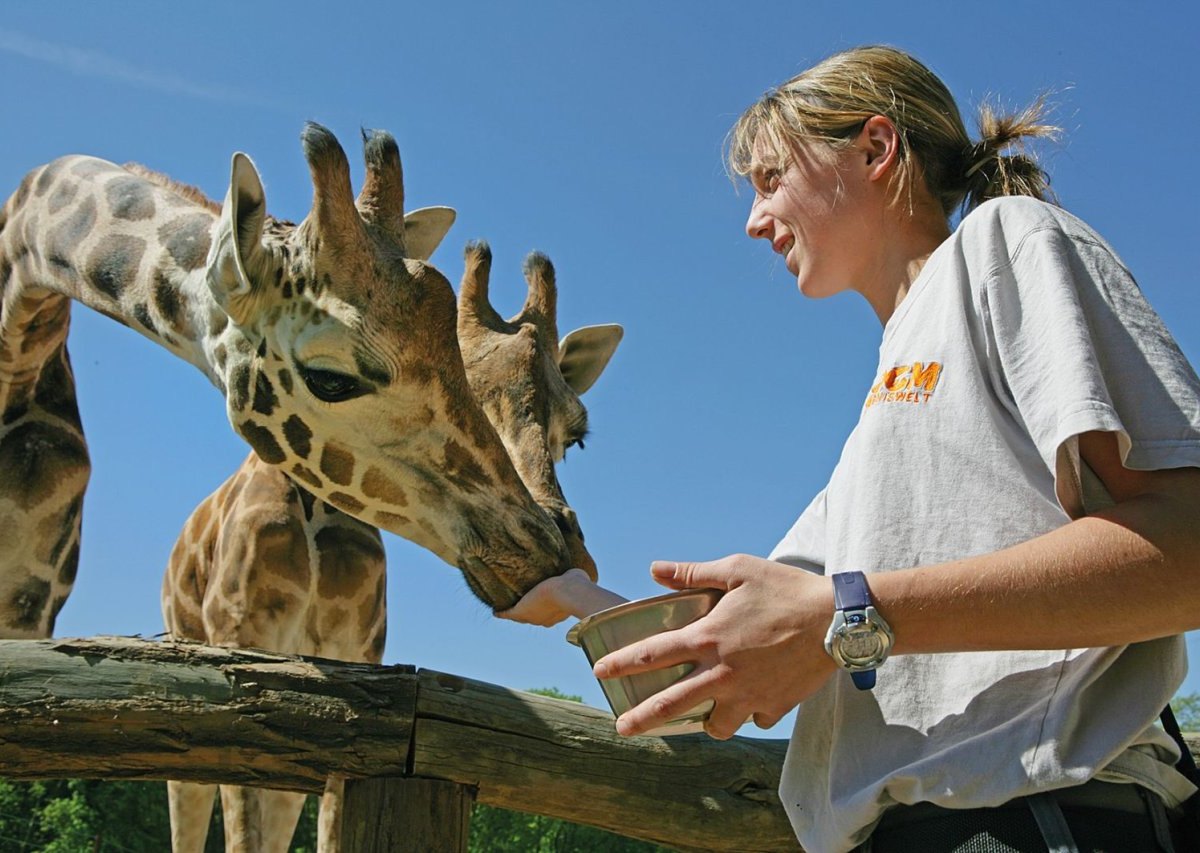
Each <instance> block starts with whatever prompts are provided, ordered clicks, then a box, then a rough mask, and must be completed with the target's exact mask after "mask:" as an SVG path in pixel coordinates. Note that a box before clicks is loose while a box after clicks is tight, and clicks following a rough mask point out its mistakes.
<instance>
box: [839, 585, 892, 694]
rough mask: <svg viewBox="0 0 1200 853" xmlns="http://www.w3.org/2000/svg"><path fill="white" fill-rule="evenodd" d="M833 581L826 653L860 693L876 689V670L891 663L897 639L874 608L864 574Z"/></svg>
mask: <svg viewBox="0 0 1200 853" xmlns="http://www.w3.org/2000/svg"><path fill="white" fill-rule="evenodd" d="M832 579H833V606H834V608H835V610H834V614H833V623H832V624H831V625H830V626H829V633H828V634H826V635H825V651H827V652H829V654H830V656H831V657H832V658H833V659H834V660H835V661H837V664H838V666H840V667H842V668H843V669H847V670H849V671H850V678H851V679H853V680H854V686H855V687H857V688H858V689H859V690H870V689H871V688H872V687H874V686H875V670H876V669H877V668H878V667H879V665H880V664H881V663H883V662H884V661H885V660H887V656H888V652H890V651H891V650H892V644H893V643H894V642H895V636H894V635H893V634H892V628H891V626H890V625H888V623H887V622H885V621H884V619H883V617H882V616H880V615H879V612H878V611H877V610H876V609H875V608H874V606H873V605H872V604H871V591H870V590H869V589H867V578H866V576H865V575H864V574H863V573H862V572H839V573H838V574H835V575H833V576H832Z"/></svg>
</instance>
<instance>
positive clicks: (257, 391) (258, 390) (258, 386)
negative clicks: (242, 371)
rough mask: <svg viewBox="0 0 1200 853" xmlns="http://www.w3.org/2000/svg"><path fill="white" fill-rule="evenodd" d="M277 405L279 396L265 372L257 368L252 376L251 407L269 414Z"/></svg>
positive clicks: (262, 413) (260, 412)
mask: <svg viewBox="0 0 1200 853" xmlns="http://www.w3.org/2000/svg"><path fill="white" fill-rule="evenodd" d="M277 405H279V398H278V397H276V396H275V387H274V386H273V385H272V384H271V380H270V379H269V378H268V377H267V372H266V371H265V370H259V371H258V372H257V375H256V376H255V377H254V402H253V404H252V406H251V408H253V409H254V411H256V412H258V413H259V414H260V415H267V416H270V415H271V414H272V413H273V412H274V411H275V407H276V406H277ZM289 444H290V442H289Z"/></svg>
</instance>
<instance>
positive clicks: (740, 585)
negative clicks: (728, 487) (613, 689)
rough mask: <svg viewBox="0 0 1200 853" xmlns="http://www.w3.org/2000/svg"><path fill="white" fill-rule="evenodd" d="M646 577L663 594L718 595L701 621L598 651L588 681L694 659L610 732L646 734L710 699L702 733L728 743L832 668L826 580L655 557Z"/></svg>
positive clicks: (769, 567) (762, 566)
mask: <svg viewBox="0 0 1200 853" xmlns="http://www.w3.org/2000/svg"><path fill="white" fill-rule="evenodd" d="M650 570H651V574H652V575H653V576H654V579H655V580H656V581H658V582H659V583H661V584H663V585H664V586H667V587H670V588H671V589H695V588H703V587H711V588H715V589H720V590H723V591H724V593H725V594H724V595H723V596H722V597H721V600H720V601H718V602H717V604H716V605H715V606H714V607H713V609H712V610H711V611H710V612H709V613H708V614H707V615H706V616H704V617H702V618H701V619H698V620H697V621H695V622H693V623H691V624H690V625H687V626H685V627H683V628H680V629H678V630H675V631H669V632H667V633H664V634H658V635H655V636H653V637H649V638H647V639H645V640H641V641H639V642H637V643H633V644H632V645H629V646H626V647H625V648H622V649H618V650H617V651H614V652H611V653H610V654H608V655H605V656H604V657H603V658H601V659H600V660H599V661H597V662H596V666H595V670H594V671H595V675H596V677H597V678H617V677H620V676H625V675H632V674H634V673H638V672H647V671H650V670H655V669H661V668H664V667H669V666H674V665H676V664H681V663H689V662H690V663H693V664H695V669H693V670H692V671H691V672H690V673H689V674H688V675H687V676H686V677H684V678H683V679H681V680H680V681H678V682H676V683H675V684H673V685H671V686H670V687H668V688H666V689H664V690H663V691H661V692H660V693H657V694H656V695H654V696H652V697H651V698H649V699H647V700H646V701H644V702H642V703H641V704H640V705H638V706H637V707H635V708H632V709H631V710H629V711H627V712H626V713H624V714H622V715H621V717H620V718H619V719H618V720H617V731H618V732H619V733H621V734H623V735H635V734H639V733H641V732H645V731H648V730H650V729H653V728H655V727H657V726H659V725H662V724H663V723H664V722H666V721H667V720H669V719H671V718H672V717H674V716H677V715H678V714H680V713H683V712H685V711H687V710H688V709H690V708H694V707H695V706H696V705H699V704H700V703H701V702H704V701H705V700H708V699H713V700H715V701H716V706H715V707H714V709H713V711H712V714H711V715H710V717H709V720H708V722H707V723H706V725H705V730H706V731H707V732H708V734H709V735H711V736H712V737H714V738H718V739H721V740H723V739H725V738H729V737H732V736H733V734H734V733H735V732H736V731H737V730H738V728H739V727H740V726H741V725H742V723H743V722H745V720H746V719H747V718H749V717H751V716H753V717H754V722H755V724H757V725H758V726H759V727H760V728H770V727H771V726H773V725H775V724H776V723H777V722H779V720H780V719H781V718H782V717H783V716H784V715H785V714H786V713H787V712H788V711H790V710H791V709H792V708H794V707H795V706H796V705H797V704H799V703H800V702H802V701H803V700H804V699H806V698H808V697H809V696H810V695H811V694H813V693H814V692H816V691H817V690H818V689H819V688H820V687H821V686H822V685H823V684H824V683H825V682H826V681H827V680H828V679H829V677H830V676H831V675H833V674H834V673H835V672H836V671H837V665H836V664H835V663H834V662H833V660H832V659H831V658H830V657H829V655H828V654H827V653H826V651H825V633H826V631H827V630H828V628H829V622H830V619H831V618H832V617H833V587H832V585H831V584H830V582H829V579H828V578H825V577H823V576H821V575H815V574H812V573H811V572H806V571H804V570H802V569H796V568H793V567H791V566H787V565H784V564H782V563H774V562H771V561H770V560H764V559H762V558H759V557H751V556H747V555H735V556H731V557H725V558H723V559H720V560H714V561H712V562H707V563H682V562H680V563H676V562H667V561H659V562H655V563H654V564H653V565H652V566H651V569H650Z"/></svg>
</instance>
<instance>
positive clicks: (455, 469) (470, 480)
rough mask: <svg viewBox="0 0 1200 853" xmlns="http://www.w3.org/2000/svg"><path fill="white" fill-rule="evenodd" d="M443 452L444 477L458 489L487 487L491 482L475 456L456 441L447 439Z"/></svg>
mask: <svg viewBox="0 0 1200 853" xmlns="http://www.w3.org/2000/svg"><path fill="white" fill-rule="evenodd" d="M444 453H445V460H446V461H445V473H446V477H447V478H448V479H449V480H450V482H452V483H454V484H455V485H456V486H457V487H459V488H460V489H464V490H472V489H478V488H480V487H482V488H487V487H488V486H490V485H491V484H492V478H491V477H490V476H488V474H487V472H486V471H484V470H483V468H482V467H480V465H479V463H478V462H477V461H476V460H475V457H474V456H472V455H471V454H470V453H469V452H468V451H467V450H466V448H464V447H463V446H462V445H461V444H459V443H458V442H457V441H454V440H453V439H451V440H449V441H447V442H446V446H445V449H444Z"/></svg>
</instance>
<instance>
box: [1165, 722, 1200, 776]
mask: <svg viewBox="0 0 1200 853" xmlns="http://www.w3.org/2000/svg"><path fill="white" fill-rule="evenodd" d="M1158 718H1159V720H1161V721H1162V724H1163V728H1164V729H1166V730H1167V734H1169V735H1170V736H1171V739H1172V740H1174V741H1175V743H1176V744H1178V745H1179V761H1177V762H1175V769H1176V770H1178V771H1179V772H1180V773H1182V774H1183V775H1184V776H1186V777H1187V778H1188V781H1190V782H1191V783H1192V784H1193V785H1196V786H1198V787H1200V770H1197V769H1196V759H1195V758H1193V757H1192V751H1191V750H1190V749H1188V745H1187V741H1185V740H1184V739H1183V733H1182V732H1180V731H1179V722H1178V721H1177V720H1176V719H1175V712H1174V711H1172V710H1171V706H1170V705H1168V706H1167V707H1165V708H1163V711H1162V713H1161V714H1159V715H1158Z"/></svg>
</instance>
